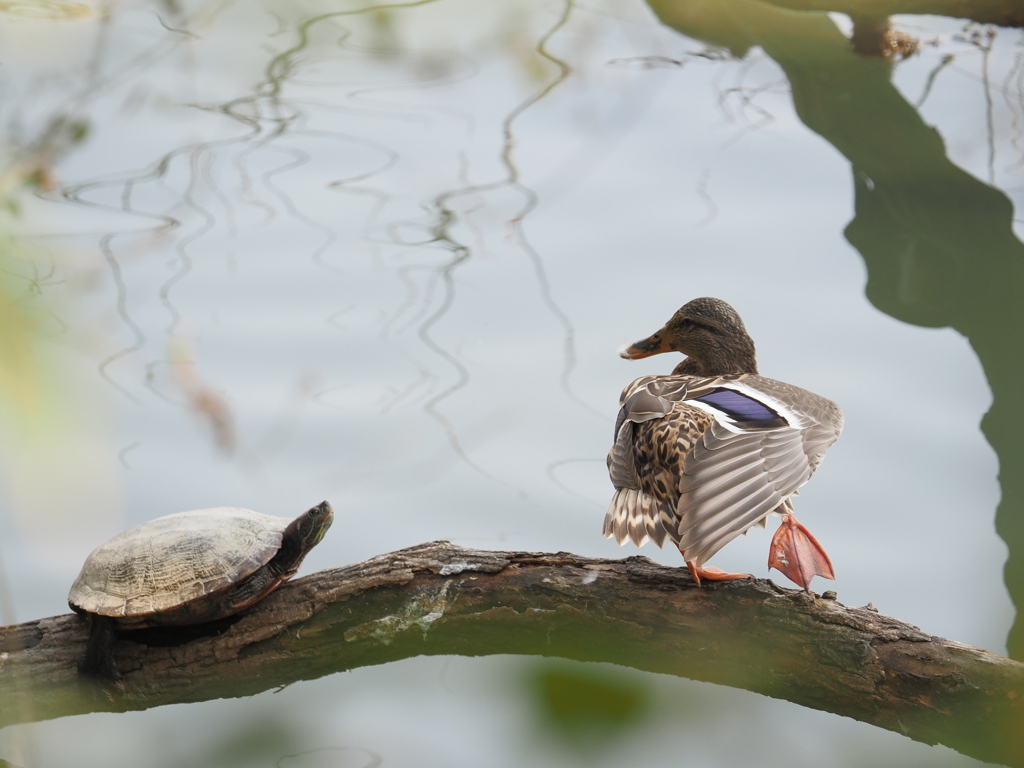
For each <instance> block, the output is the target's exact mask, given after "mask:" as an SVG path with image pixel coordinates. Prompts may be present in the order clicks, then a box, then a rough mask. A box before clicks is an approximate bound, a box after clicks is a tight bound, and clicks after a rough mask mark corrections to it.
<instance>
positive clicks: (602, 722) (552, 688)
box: [527, 661, 651, 749]
mask: <svg viewBox="0 0 1024 768" xmlns="http://www.w3.org/2000/svg"><path fill="white" fill-rule="evenodd" d="M527 685H528V693H529V694H530V695H531V697H532V698H533V699H534V700H535V701H536V703H537V711H538V712H540V713H541V714H542V715H543V718H544V725H545V726H546V727H547V728H548V730H550V731H551V732H552V733H553V734H554V735H556V736H557V737H559V738H560V739H562V740H564V741H567V742H569V743H571V744H573V745H574V746H577V747H581V748H586V749H597V748H600V747H601V746H603V745H604V744H605V743H606V742H608V741H612V740H614V739H616V738H618V737H619V736H620V735H621V734H622V733H623V732H624V731H626V730H628V729H630V728H632V727H633V726H635V725H637V724H638V723H640V722H641V720H642V718H643V716H644V715H645V714H647V712H648V711H649V710H650V705H651V692H650V687H649V685H648V684H647V682H646V681H645V680H644V679H643V678H641V677H640V676H638V675H628V674H623V673H621V672H614V671H612V670H608V669H603V668H596V667H593V666H592V665H581V664H570V663H566V662H548V661H545V662H542V663H540V664H538V665H537V666H536V668H535V669H534V671H533V674H532V675H531V676H530V677H529V678H528V679H527Z"/></svg>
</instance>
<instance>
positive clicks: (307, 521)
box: [285, 501, 334, 553]
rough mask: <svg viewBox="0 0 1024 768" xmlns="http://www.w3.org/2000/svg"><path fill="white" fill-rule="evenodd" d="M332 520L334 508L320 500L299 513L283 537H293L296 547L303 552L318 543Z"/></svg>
mask: <svg viewBox="0 0 1024 768" xmlns="http://www.w3.org/2000/svg"><path fill="white" fill-rule="evenodd" d="M333 522H334V510H333V509H332V508H331V505H330V504H329V503H328V502H326V501H321V502H320V503H319V504H317V505H316V506H315V507H313V508H312V509H310V510H308V511H306V512H304V513H303V514H301V515H299V517H298V518H296V519H295V521H294V522H293V523H292V524H291V525H289V526H288V530H287V531H286V532H285V537H286V538H287V537H289V536H292V537H294V540H295V542H296V543H297V544H298V548H299V549H300V550H301V551H302V552H303V553H305V552H309V550H311V549H312V548H313V547H315V546H316V545H317V544H319V543H320V540H321V539H323V537H324V534H325V533H327V529H328V528H330V527H331V523H333Z"/></svg>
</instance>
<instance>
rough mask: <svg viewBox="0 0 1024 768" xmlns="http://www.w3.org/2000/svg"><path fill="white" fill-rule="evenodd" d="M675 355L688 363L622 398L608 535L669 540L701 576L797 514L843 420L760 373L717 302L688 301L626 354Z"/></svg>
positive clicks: (642, 381) (611, 466) (828, 406)
mask: <svg viewBox="0 0 1024 768" xmlns="http://www.w3.org/2000/svg"><path fill="white" fill-rule="evenodd" d="M669 351H683V352H686V353H688V354H689V355H690V356H689V357H688V358H687V359H686V360H684V361H683V362H682V363H681V364H679V365H677V366H676V368H675V370H674V371H673V373H672V374H671V375H668V376H644V377H641V378H639V379H637V380H636V381H634V382H632V383H631V384H630V385H629V386H627V387H626V388H625V389H624V390H623V392H622V396H621V398H620V409H619V415H618V419H617V421H616V425H615V443H614V444H613V446H612V449H611V451H610V452H609V454H608V471H609V475H610V477H611V479H612V483H613V484H614V486H615V495H614V496H613V498H612V501H611V504H610V505H609V507H608V512H607V514H606V516H605V521H604V534H605V536H608V537H611V538H614V539H615V540H616V541H618V542H619V543H620V544H622V543H625V542H626V541H632V542H633V543H634V544H636V545H638V546H639V545H642V544H643V543H645V542H646V541H647V540H648V539H650V540H652V541H654V542H655V543H656V544H657V545H658V546H662V545H663V544H664V542H665V540H666V539H668V540H670V541H672V542H673V543H674V544H676V545H677V546H678V547H679V549H680V551H681V552H682V553H683V556H684V558H686V560H687V563H688V564H689V563H692V564H694V565H696V566H701V565H702V564H703V563H704V562H706V561H707V560H708V558H710V557H711V556H712V555H713V554H714V553H715V552H717V551H718V550H719V549H720V548H721V547H722V546H724V545H725V544H727V543H728V542H729V541H731V540H732V539H733V538H735V537H736V536H738V535H739V534H741V533H745V532H746V531H747V530H748V529H749V528H750V527H752V526H761V527H763V526H764V525H765V521H766V518H767V516H768V515H769V514H771V513H772V512H777V513H779V514H783V515H789V514H790V513H791V512H792V505H791V503H790V501H789V498H790V496H791V495H793V494H794V493H796V491H797V489H798V488H799V487H800V486H801V485H803V484H804V483H805V482H807V480H808V479H809V478H810V476H811V475H812V474H813V473H814V472H815V470H816V469H817V468H818V465H819V464H820V463H821V459H822V457H823V456H824V454H825V451H826V450H827V449H828V447H829V446H830V445H831V444H832V443H834V442H835V440H836V439H837V438H838V437H839V433H840V431H841V430H842V424H843V416H842V413H841V411H840V410H839V408H838V406H836V404H835V403H833V402H832V401H830V400H827V399H826V398H823V397H821V396H819V395H816V394H814V393H812V392H808V391H807V390H804V389H801V388H799V387H796V386H794V385H792V384H787V383H784V382H781V381H775V380H774V379H769V378H766V377H763V376H759V375H757V373H756V371H757V364H756V361H755V360H754V343H753V341H751V340H750V337H749V336H748V335H747V332H746V329H745V328H744V326H743V322H742V320H740V318H739V315H738V314H737V313H736V311H735V310H734V309H733V308H732V307H730V306H729V305H728V304H726V303H725V302H723V301H721V300H719V299H711V298H703V299H696V300H694V301H692V302H690V303H689V304H687V305H685V306H684V307H683V308H681V309H680V310H679V311H678V312H676V313H675V315H673V317H672V319H671V320H670V321H669V322H668V323H667V324H666V326H665V327H664V328H662V329H661V330H660V331H658V332H656V333H655V334H653V335H652V336H650V337H648V338H647V339H644V340H642V341H639V342H636V344H633V345H632V346H630V347H629V348H628V349H627V350H625V351H624V352H623V356H624V357H629V358H638V357H646V356H648V355H651V354H657V353H659V352H669ZM808 536H809V534H808ZM811 539H812V540H813V537H811ZM814 546H816V547H817V546H818V545H817V542H814ZM821 554H822V556H823V557H825V558H826V559H827V556H826V555H824V552H823V551H822V552H821ZM830 567H831V566H829V571H828V572H830ZM784 572H785V571H784ZM816 573H818V574H820V575H825V573H824V572H823V570H820V569H819V570H818V571H816ZM787 575H789V574H788V573H787ZM796 580H797V582H798V583H802V585H803V586H806V583H803V582H805V581H809V578H798V579H796Z"/></svg>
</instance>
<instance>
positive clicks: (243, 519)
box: [68, 501, 334, 682]
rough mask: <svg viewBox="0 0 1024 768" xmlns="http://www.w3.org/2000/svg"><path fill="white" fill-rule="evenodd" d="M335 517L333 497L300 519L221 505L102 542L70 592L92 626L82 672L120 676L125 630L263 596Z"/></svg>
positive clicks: (212, 616) (214, 613)
mask: <svg viewBox="0 0 1024 768" xmlns="http://www.w3.org/2000/svg"><path fill="white" fill-rule="evenodd" d="M333 520H334V510H333V509H331V505H330V504H328V503H327V502H326V501H324V502H322V503H320V504H317V505H316V506H315V507H313V508H311V509H309V510H308V511H306V512H303V513H302V514H301V515H299V516H298V517H297V518H295V519H294V520H291V519H289V518H286V517H275V516H273V515H264V514H262V513H260V512H253V511H252V510H249V509H242V508H240V507H215V508H212V509H196V510H192V511H190V512H178V513H177V514H173V515H166V516H165V517H160V518H157V519H156V520H151V521H149V522H148V523H143V524H142V525H140V526H137V527H135V528H132V529H131V530H128V531H125V532H124V533H120V534H118V535H117V536H115V537H114V538H112V539H111V540H110V541H108V542H107V543H105V544H101V545H100V546H99V547H97V548H96V549H95V550H93V552H92V554H90V555H89V557H88V558H86V560H85V564H84V565H83V566H82V571H81V573H79V574H78V578H77V579H75V583H74V584H73V585H72V586H71V592H70V593H69V594H68V605H69V606H71V609H72V610H73V611H75V612H76V613H78V614H81V615H82V616H85V617H87V618H88V619H89V621H90V625H91V626H90V631H89V642H88V644H87V645H86V650H85V655H84V656H83V657H82V659H81V660H80V661H79V663H78V670H79V673H80V674H82V675H84V676H86V677H91V678H99V679H106V680H113V681H115V682H116V681H119V680H120V678H121V675H120V673H119V672H118V670H117V667H116V666H115V664H114V657H113V652H112V651H113V644H114V640H115V639H116V637H117V634H118V633H119V632H121V631H126V630H135V629H143V628H145V627H163V626H189V625H194V624H203V623H205V622H210V621H216V620H218V619H223V618H225V617H227V616H232V615H234V614H236V613H238V612H239V611H242V610H245V609H246V608H248V607H249V606H251V605H253V604H254V603H256V602H257V601H259V600H262V599H263V598H264V597H266V596H267V595H268V594H270V593H271V592H272V591H273V590H275V589H276V588H277V587H279V586H280V585H281V584H282V583H284V582H285V581H287V580H288V579H289V578H291V577H292V576H293V575H294V574H295V572H296V571H297V570H298V569H299V565H300V564H301V563H302V559H303V558H304V557H305V556H306V555H307V554H308V553H309V550H311V549H312V548H313V547H314V546H316V545H317V544H318V543H319V542H320V540H321V539H322V538H323V537H324V534H325V533H326V532H327V529H328V528H329V527H330V525H331V522H333Z"/></svg>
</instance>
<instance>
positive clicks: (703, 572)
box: [684, 555, 753, 587]
mask: <svg viewBox="0 0 1024 768" xmlns="http://www.w3.org/2000/svg"><path fill="white" fill-rule="evenodd" d="M684 557H685V555H684ZM686 567H687V568H689V569H690V575H691V576H692V577H693V580H694V581H695V582H697V586H698V587H699V586H700V580H701V579H707V580H708V581H731V580H732V579H752V578H753V576H751V575H750V574H749V573H727V572H726V571H723V570H722V569H721V568H715V566H713V565H697V564H696V563H694V562H693V561H692V560H687V561H686Z"/></svg>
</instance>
